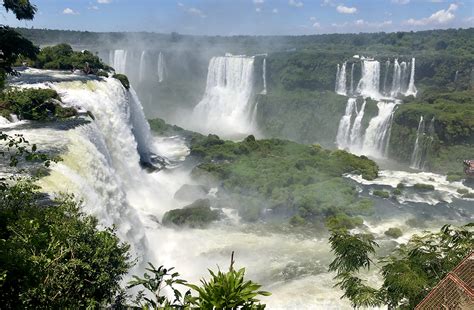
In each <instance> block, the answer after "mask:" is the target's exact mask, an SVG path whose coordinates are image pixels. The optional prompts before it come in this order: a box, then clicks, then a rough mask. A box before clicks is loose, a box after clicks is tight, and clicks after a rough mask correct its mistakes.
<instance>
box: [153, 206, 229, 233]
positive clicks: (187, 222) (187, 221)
mask: <svg viewBox="0 0 474 310" xmlns="http://www.w3.org/2000/svg"><path fill="white" fill-rule="evenodd" d="M220 218H221V212H220V211H219V210H211V208H210V203H209V200H208V199H199V200H196V201H195V202H193V203H192V204H190V205H188V206H185V207H184V208H182V209H174V210H170V211H168V212H166V213H165V214H164V215H163V220H162V222H163V225H168V226H169V225H177V226H189V227H191V228H202V227H205V226H207V225H208V224H210V223H211V222H214V221H218V220H219V219H220Z"/></svg>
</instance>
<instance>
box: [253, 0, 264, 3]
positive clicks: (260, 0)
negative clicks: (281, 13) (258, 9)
mask: <svg viewBox="0 0 474 310" xmlns="http://www.w3.org/2000/svg"><path fill="white" fill-rule="evenodd" d="M264 2H265V0H253V3H255V4H262V3H264Z"/></svg>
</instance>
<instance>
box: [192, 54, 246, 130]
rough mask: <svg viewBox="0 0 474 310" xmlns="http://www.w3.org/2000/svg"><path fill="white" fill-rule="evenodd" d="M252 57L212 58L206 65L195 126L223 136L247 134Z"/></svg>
mask: <svg viewBox="0 0 474 310" xmlns="http://www.w3.org/2000/svg"><path fill="white" fill-rule="evenodd" d="M253 72H254V58H253V57H246V56H232V55H226V56H225V57H213V58H212V59H211V60H210V62H209V68H208V74H207V83H206V91H205V93H204V97H203V99H202V100H201V101H200V102H199V103H198V104H197V105H196V106H195V107H194V111H193V119H194V121H195V122H198V123H196V124H195V127H196V128H197V129H198V130H200V131H204V132H214V133H217V134H223V135H235V134H248V133H251V132H253V130H254V128H253V126H252V122H251V107H252V105H251V99H252V94H253V82H254V81H253Z"/></svg>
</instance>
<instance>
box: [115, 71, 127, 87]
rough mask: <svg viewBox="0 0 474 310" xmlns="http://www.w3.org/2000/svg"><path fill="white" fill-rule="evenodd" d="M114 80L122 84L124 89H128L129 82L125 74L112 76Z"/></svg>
mask: <svg viewBox="0 0 474 310" xmlns="http://www.w3.org/2000/svg"><path fill="white" fill-rule="evenodd" d="M112 77H113V78H114V79H117V80H119V81H120V83H122V85H123V87H125V89H130V81H129V80H128V77H127V76H126V75H125V74H114V75H113V76H112Z"/></svg>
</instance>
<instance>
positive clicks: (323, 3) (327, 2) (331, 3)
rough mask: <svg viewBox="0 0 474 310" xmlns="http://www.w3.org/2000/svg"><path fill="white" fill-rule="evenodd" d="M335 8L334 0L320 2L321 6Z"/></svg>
mask: <svg viewBox="0 0 474 310" xmlns="http://www.w3.org/2000/svg"><path fill="white" fill-rule="evenodd" d="M328 5H330V6H335V4H334V0H322V1H321V6H328Z"/></svg>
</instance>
